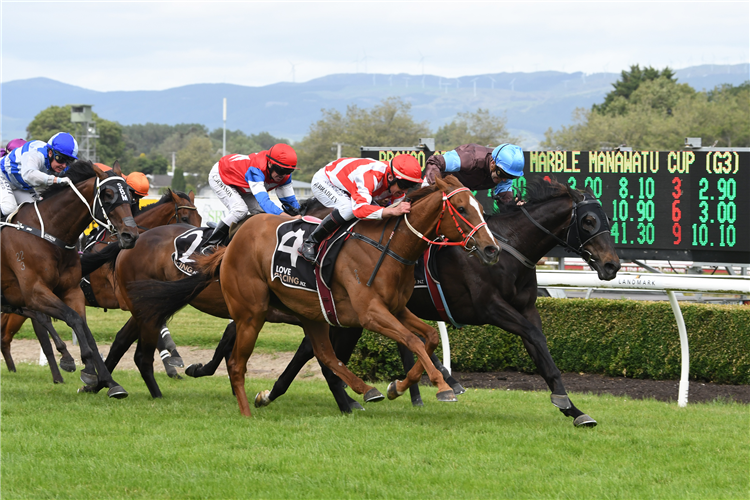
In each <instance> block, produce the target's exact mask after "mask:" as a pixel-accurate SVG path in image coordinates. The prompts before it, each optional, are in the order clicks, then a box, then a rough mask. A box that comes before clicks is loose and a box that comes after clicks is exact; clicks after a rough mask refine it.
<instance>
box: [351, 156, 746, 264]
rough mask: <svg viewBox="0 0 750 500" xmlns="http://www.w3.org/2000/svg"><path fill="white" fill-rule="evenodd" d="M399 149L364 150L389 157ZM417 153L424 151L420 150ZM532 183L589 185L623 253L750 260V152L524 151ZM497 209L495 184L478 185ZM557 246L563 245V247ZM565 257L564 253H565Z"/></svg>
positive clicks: (517, 184)
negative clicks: (492, 188)
mask: <svg viewBox="0 0 750 500" xmlns="http://www.w3.org/2000/svg"><path fill="white" fill-rule="evenodd" d="M401 152H404V153H409V154H413V155H414V156H417V157H418V159H419V160H420V163H422V165H423V166H424V162H425V161H426V158H425V155H424V153H423V152H422V151H391V150H388V151H367V152H365V151H363V153H362V154H363V156H367V157H372V158H377V159H382V160H387V159H389V157H393V155H394V154H399V153H401ZM418 155H419V156H418ZM524 156H525V160H526V165H525V168H524V172H525V174H524V177H523V178H521V179H518V180H516V181H514V183H513V184H514V188H515V189H516V190H517V192H518V193H519V194H521V195H523V194H524V187H525V185H526V183H527V182H530V181H532V180H533V179H537V178H539V177H547V178H554V179H556V180H558V181H560V182H563V183H569V184H570V185H571V186H572V187H574V188H577V189H585V188H590V189H591V191H592V192H593V193H594V195H595V196H596V197H597V198H598V199H599V200H600V201H601V203H602V205H603V206H604V210H605V212H606V213H607V215H609V217H610V218H611V219H612V223H611V224H612V239H613V240H614V243H615V247H616V248H617V251H618V254H619V255H620V257H621V258H625V259H656V260H683V261H695V262H717V263H719V262H721V263H750V152H745V151H742V152H738V151H527V152H525V153H524ZM475 195H476V197H477V199H479V201H480V202H481V203H482V204H483V205H484V206H485V210H487V211H491V210H492V209H493V203H494V202H493V201H492V198H491V192H490V190H484V191H483V192H477V193H476V194H475ZM558 253H559V249H558ZM560 255H561V256H563V255H564V254H563V253H560Z"/></svg>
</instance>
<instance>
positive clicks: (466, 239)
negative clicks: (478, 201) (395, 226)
mask: <svg viewBox="0 0 750 500" xmlns="http://www.w3.org/2000/svg"><path fill="white" fill-rule="evenodd" d="M464 191H469V188H467V187H460V188H458V189H455V190H453V191H451V192H450V193H448V194H445V193H443V209H442V211H441V212H440V218H439V219H438V224H437V227H436V228H435V232H436V233H437V234H438V238H443V237H444V236H443V235H441V234H440V222H441V221H442V220H443V215H445V209H446V208H447V209H448V213H449V214H450V215H451V218H453V223H454V224H455V225H456V229H457V230H458V232H459V234H460V235H461V236H462V237H463V240H461V241H442V240H437V239H436V240H429V239H427V238H425V236H424V235H423V234H422V233H420V232H419V231H417V230H416V229H414V227H413V226H412V225H411V224H410V223H409V219H408V218H407V217H406V214H404V221H405V222H406V226H407V227H408V228H409V229H410V230H411V232H412V233H414V234H415V235H417V237H419V238H421V239H423V240H424V241H426V242H427V243H430V244H431V245H440V246H458V245H463V247H464V248H466V249H467V250H468V247H467V245H468V244H469V240H470V239H471V238H472V237H473V236H474V233H476V232H477V231H479V230H480V229H481V228H482V227H484V226H486V225H487V223H486V222H484V221H482V222H481V223H479V224H477V225H476V226H473V225H472V224H471V222H469V221H468V220H466V218H465V217H464V216H463V215H461V214H460V213H458V210H456V207H454V206H453V204H452V203H451V202H450V200H449V198H451V197H452V196H453V195H456V194H458V193H462V192H464ZM456 216H458V217H459V218H460V219H461V220H462V221H464V222H465V223H466V225H467V226H469V227H470V228H471V232H469V234H465V233H464V231H463V229H461V224H460V223H459V222H458V221H457V220H456Z"/></svg>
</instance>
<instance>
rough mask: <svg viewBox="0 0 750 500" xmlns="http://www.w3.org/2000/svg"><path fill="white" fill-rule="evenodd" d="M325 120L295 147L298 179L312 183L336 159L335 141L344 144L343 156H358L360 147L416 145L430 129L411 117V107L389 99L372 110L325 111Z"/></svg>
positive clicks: (424, 123)
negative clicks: (320, 170) (318, 172)
mask: <svg viewBox="0 0 750 500" xmlns="http://www.w3.org/2000/svg"><path fill="white" fill-rule="evenodd" d="M321 112H322V114H323V118H322V119H320V120H318V121H317V122H316V123H314V124H312V125H311V126H310V131H309V132H308V134H307V135H306V136H305V137H304V138H303V139H302V141H300V142H299V143H298V144H295V148H296V150H297V155H298V158H299V166H300V171H299V173H298V174H295V178H296V179H298V180H309V179H310V178H312V176H313V174H314V173H315V172H317V171H318V170H319V169H320V168H322V167H324V166H325V165H326V164H327V163H329V162H331V161H333V160H335V159H336V147H335V146H334V145H333V144H334V143H336V142H342V143H344V146H343V148H342V154H343V156H347V157H359V155H360V151H359V147H360V146H409V147H411V146H414V145H416V144H417V143H418V142H419V139H420V138H422V137H427V136H428V135H429V134H430V130H429V128H428V126H427V123H426V122H422V123H417V122H415V121H414V119H413V118H412V116H411V104H409V103H406V102H404V101H403V100H402V99H401V98H398V97H389V98H387V99H384V100H383V101H381V102H380V103H379V104H377V105H376V106H374V107H373V108H370V109H362V108H360V107H358V106H357V105H351V106H347V108H346V113H345V114H342V113H341V112H340V111H337V110H335V109H322V110H321Z"/></svg>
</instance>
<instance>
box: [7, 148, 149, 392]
mask: <svg viewBox="0 0 750 500" xmlns="http://www.w3.org/2000/svg"><path fill="white" fill-rule="evenodd" d="M120 174H121V172H120V170H119V168H115V169H113V170H111V171H107V172H104V171H102V170H100V169H99V168H98V167H97V166H95V165H93V164H91V163H90V162H88V161H76V162H75V163H73V164H72V165H70V167H69V168H68V170H66V173H65V175H66V177H68V178H69V179H70V180H71V182H72V183H73V184H72V185H71V186H66V185H65V184H63V185H56V186H53V187H51V188H49V189H47V190H46V191H45V192H44V193H42V197H43V200H42V201H41V202H38V203H32V204H25V205H22V206H21V208H20V209H19V210H18V212H17V214H16V216H15V217H13V218H12V221H11V222H10V224H15V225H16V226H15V228H14V227H10V226H9V225H7V224H6V227H4V229H3V234H2V241H3V244H2V249H1V252H2V264H1V267H2V270H1V272H0V282H1V283H2V311H3V312H7V313H20V314H22V315H28V314H34V313H31V312H28V314H27V313H26V311H36V312H37V313H41V314H46V315H48V316H51V317H53V318H57V319H60V320H63V321H65V323H66V324H67V325H68V326H70V327H71V328H72V329H73V332H75V334H76V336H77V337H78V339H79V340H80V345H81V358H82V360H83V362H84V364H85V365H86V368H85V369H84V370H83V371H82V372H81V379H82V380H83V381H84V383H86V384H96V383H98V382H101V383H102V384H103V385H104V386H106V387H108V388H109V391H108V395H109V396H110V397H115V398H123V397H126V396H127V392H126V391H125V390H124V389H123V388H122V387H121V386H120V385H119V384H117V383H116V382H115V381H114V380H113V379H112V376H111V374H110V372H109V370H107V368H106V367H105V366H104V362H103V360H102V359H101V357H100V356H99V353H98V349H97V348H96V342H95V341H94V337H93V336H92V335H91V331H90V330H89V328H88V326H87V325H86V320H85V318H86V306H85V302H84V297H83V292H82V291H81V288H80V286H79V283H80V281H81V263H80V260H79V257H78V251H77V250H76V243H77V241H78V237H79V235H80V234H81V233H82V232H83V230H84V229H85V228H86V227H87V226H88V225H89V224H90V223H91V221H92V220H94V221H96V222H97V223H98V224H99V225H100V226H103V227H107V228H108V229H110V231H111V232H113V233H116V234H117V235H118V241H119V245H120V246H122V247H123V248H130V247H132V246H133V245H134V244H135V242H136V240H137V239H138V230H137V228H136V224H135V220H134V219H133V215H132V213H131V211H130V196H129V194H128V186H127V184H126V183H125V180H124V179H123V178H122V177H121V176H120ZM50 230H51V232H50ZM35 332H36V329H35ZM36 333H37V335H39V333H40V332H36ZM44 337H45V339H44V340H45V341H42V339H41V338H40V339H39V340H40V342H41V344H42V348H43V349H45V346H46V349H47V350H48V351H49V352H45V354H46V355H47V357H48V359H49V356H50V355H51V354H52V353H51V346H50V344H49V340H48V339H47V338H46V332H45V333H44ZM55 368H56V366H55ZM54 376H57V377H59V378H61V377H60V373H59V371H58V372H57V373H56V374H55V373H53V377H54Z"/></svg>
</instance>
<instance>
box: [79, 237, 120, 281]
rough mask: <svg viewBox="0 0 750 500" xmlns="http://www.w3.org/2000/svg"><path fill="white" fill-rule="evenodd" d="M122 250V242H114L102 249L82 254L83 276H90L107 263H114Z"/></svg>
mask: <svg viewBox="0 0 750 500" xmlns="http://www.w3.org/2000/svg"><path fill="white" fill-rule="evenodd" d="M120 250H122V248H120V243H119V242H114V243H110V244H109V245H107V246H106V247H105V248H103V249H102V250H101V251H98V252H87V253H85V254H83V255H81V276H88V275H89V274H91V273H93V272H94V271H96V270H97V269H99V268H100V267H102V266H103V265H105V264H109V265H110V266H112V265H114V263H115V261H116V260H117V256H118V255H119V254H120Z"/></svg>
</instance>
